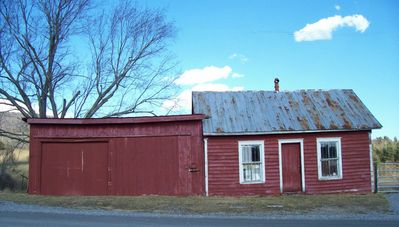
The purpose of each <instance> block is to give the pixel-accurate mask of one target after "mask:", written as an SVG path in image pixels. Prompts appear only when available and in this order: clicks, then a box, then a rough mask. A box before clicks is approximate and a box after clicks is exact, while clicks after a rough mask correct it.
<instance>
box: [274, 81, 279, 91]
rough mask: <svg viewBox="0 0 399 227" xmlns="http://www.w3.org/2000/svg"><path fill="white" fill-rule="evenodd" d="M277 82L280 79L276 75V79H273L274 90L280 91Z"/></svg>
mask: <svg viewBox="0 0 399 227" xmlns="http://www.w3.org/2000/svg"><path fill="white" fill-rule="evenodd" d="M279 82H280V80H279V79H278V78H277V77H276V79H274V92H279V91H280V85H279V84H278V83H279Z"/></svg>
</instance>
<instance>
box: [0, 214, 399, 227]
mask: <svg viewBox="0 0 399 227" xmlns="http://www.w3.org/2000/svg"><path fill="white" fill-rule="evenodd" d="M0 226H190V227H195V226H296V227H301V226H323V227H329V226H334V227H336V226H361V227H367V226H384V227H390V226H395V227H397V226H399V220H314V219H313V220H306V219H265V218H259V217H229V216H221V217H206V216H202V217H199V216H164V215H162V216H158V217H157V216H155V215H154V216H149V215H143V216H140V215H134V216H118V215H101V216H99V215H87V214H84V215H78V214H70V213H65V214H52V213H40V212H15V211H14V212H9V211H0Z"/></svg>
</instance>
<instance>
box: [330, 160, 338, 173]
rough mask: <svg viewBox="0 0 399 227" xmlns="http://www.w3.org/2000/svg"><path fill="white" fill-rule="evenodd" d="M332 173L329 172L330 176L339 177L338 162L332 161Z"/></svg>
mask: <svg viewBox="0 0 399 227" xmlns="http://www.w3.org/2000/svg"><path fill="white" fill-rule="evenodd" d="M329 163H330V172H329V174H330V175H329V176H337V175H338V168H337V163H338V161H337V160H330V161H329Z"/></svg>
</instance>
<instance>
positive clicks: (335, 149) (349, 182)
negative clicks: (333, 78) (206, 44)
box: [193, 81, 381, 195]
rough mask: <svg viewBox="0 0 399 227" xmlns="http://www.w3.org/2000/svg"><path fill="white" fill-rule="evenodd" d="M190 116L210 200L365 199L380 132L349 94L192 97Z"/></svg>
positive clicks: (207, 94) (202, 94)
mask: <svg viewBox="0 0 399 227" xmlns="http://www.w3.org/2000/svg"><path fill="white" fill-rule="evenodd" d="M277 82H278V81H277ZM276 87H277V88H278V86H276ZM193 113H201V114H205V115H206V116H207V118H206V119H204V120H203V135H204V141H205V143H204V146H205V147H204V149H205V163H206V166H205V172H206V174H205V187H206V190H205V191H206V193H207V194H209V195H267V194H279V193H298V192H304V193H310V194H313V193H335V192H370V191H371V188H372V187H371V172H372V168H373V166H372V161H371V160H372V150H371V138H370V133H371V130H372V129H376V128H381V125H380V123H379V122H378V121H377V120H376V119H375V118H374V117H373V115H372V114H371V113H370V111H369V110H368V109H367V108H366V107H365V106H364V105H363V103H362V102H361V101H360V99H359V98H358V97H357V96H356V94H355V93H354V92H353V91H352V90H328V91H323V90H301V91H292V92H279V91H278V89H277V90H276V91H243V92H194V93H193Z"/></svg>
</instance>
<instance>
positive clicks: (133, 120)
mask: <svg viewBox="0 0 399 227" xmlns="http://www.w3.org/2000/svg"><path fill="white" fill-rule="evenodd" d="M204 118H205V115H204V114H189V115H173V116H159V117H125V118H62V119H59V118H57V119H56V118H29V119H27V122H28V124H31V125H35V124H52V125H96V124H142V123H161V122H176V121H202V120H203V119H204Z"/></svg>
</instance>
